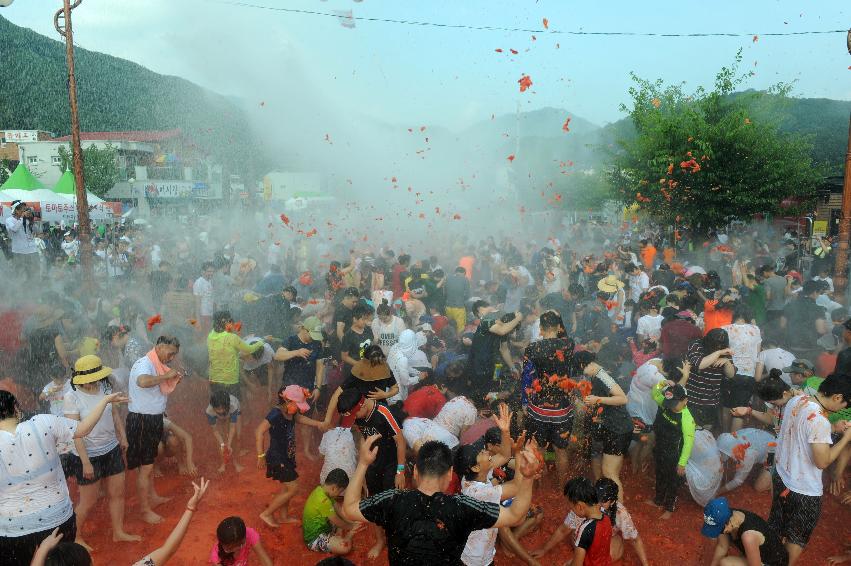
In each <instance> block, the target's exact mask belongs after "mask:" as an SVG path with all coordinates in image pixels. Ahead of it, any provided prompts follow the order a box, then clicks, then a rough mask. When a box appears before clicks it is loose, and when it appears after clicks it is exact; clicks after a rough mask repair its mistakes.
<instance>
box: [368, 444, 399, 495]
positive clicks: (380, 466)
mask: <svg viewBox="0 0 851 566" xmlns="http://www.w3.org/2000/svg"><path fill="white" fill-rule="evenodd" d="M394 487H396V451H395V448H393V450H392V453H391V451H390V449H389V448H386V449H384V450H382V447H379V448H378V458H376V460H375V462H373V463H372V465H370V466H369V467H368V468H367V469H366V489H367V492H368V493H369V495H375V494H376V493H381V492H382V491H387V490H388V489H393V488H394Z"/></svg>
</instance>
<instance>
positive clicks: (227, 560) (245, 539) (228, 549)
mask: <svg viewBox="0 0 851 566" xmlns="http://www.w3.org/2000/svg"><path fill="white" fill-rule="evenodd" d="M216 538H217V539H218V540H217V541H216V544H214V545H213V549H212V550H211V551H210V564H215V565H216V566H248V558H249V555H250V554H251V551H252V550H253V551H254V554H256V555H257V560H259V561H260V564H262V565H263V566H272V559H271V558H269V555H268V554H267V553H266V549H265V548H263V543H261V542H260V533H258V532H257V531H256V530H254V529H252V528H250V527H246V526H245V521H243V520H242V519H240V518H239V517H228V518H227V519H225V520H223V521H222V522H221V523H219V526H218V527H217V528H216Z"/></svg>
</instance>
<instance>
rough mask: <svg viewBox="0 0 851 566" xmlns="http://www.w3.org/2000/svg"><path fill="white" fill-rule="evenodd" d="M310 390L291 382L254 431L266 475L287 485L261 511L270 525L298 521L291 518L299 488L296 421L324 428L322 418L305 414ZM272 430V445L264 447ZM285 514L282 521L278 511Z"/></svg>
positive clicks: (258, 461)
mask: <svg viewBox="0 0 851 566" xmlns="http://www.w3.org/2000/svg"><path fill="white" fill-rule="evenodd" d="M307 394H308V392H306V391H305V389H304V388H302V387H299V386H298V385H287V386H286V387H282V388H281V389H280V391H278V406H277V407H275V408H273V409H272V410H270V411H269V414H268V415H266V418H265V419H263V422H261V423H260V425H259V426H258V427H257V430H256V431H255V433H254V436H255V441H256V445H257V467H258V468H261V469H262V468H263V467H264V464H265V467H266V477H267V478H272V479H274V480H276V481H279V482H281V483H282V484H283V486H282V488H281V491H280V493H278V494H277V495H276V496H275V497H274V498H273V499H272V501H271V502H269V505H268V506H267V507H266V509H264V510H263V512H262V513H260V518H261V519H262V520H263V522H264V523H266V524H267V525H269V526H270V527H273V528H277V527H279V526H281V523H298V519H296V518H295V517H290V516H289V514H288V512H287V504H288V503H289V501H290V499H292V497H293V495H295V493H296V491H297V490H298V473H297V472H296V459H295V453H296V446H295V423H302V424H305V425H310V426H315V427H316V428H322V426H323V424H322V423H321V422H319V421H316V420H313V419H311V418H309V417H305V416H304V414H303V413H306V412H307V411H309V410H310V405H308V404H307V401H306V398H307ZM267 432H268V433H269V448H268V449H267V450H263V446H264V437H265V435H266V433H267ZM279 511H280V514H281V517H280V523H279V522H278V520H277V519H276V518H275V513H276V512H279Z"/></svg>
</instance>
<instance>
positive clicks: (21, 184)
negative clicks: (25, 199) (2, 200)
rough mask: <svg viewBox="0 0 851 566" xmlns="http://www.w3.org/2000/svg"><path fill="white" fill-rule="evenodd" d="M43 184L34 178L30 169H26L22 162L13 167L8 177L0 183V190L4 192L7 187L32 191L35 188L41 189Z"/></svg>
mask: <svg viewBox="0 0 851 566" xmlns="http://www.w3.org/2000/svg"><path fill="white" fill-rule="evenodd" d="M43 188H44V185H43V184H42V183H41V181H39V180H38V179H36V178H35V177H34V176H33V174H32V173H30V170H29V169H27V166H26V165H24V164H23V163H21V164H19V165H18V166H17V167H15V170H14V171H12V174H11V175H9V178H8V179H6V182H5V183H3V184H2V185H0V191H4V192H6V191H7V189H21V190H24V191H34V190H36V189H43Z"/></svg>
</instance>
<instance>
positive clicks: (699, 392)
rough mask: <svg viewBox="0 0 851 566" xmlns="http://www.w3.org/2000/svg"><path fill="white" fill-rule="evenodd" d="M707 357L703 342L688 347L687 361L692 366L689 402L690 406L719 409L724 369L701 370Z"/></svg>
mask: <svg viewBox="0 0 851 566" xmlns="http://www.w3.org/2000/svg"><path fill="white" fill-rule="evenodd" d="M710 353H711V352H710ZM706 356H707V352H705V351H704V349H703V341H702V340H700V339H698V340H695V341H693V342H692V343H691V344H689V345H688V354H687V355H686V359H687V360H688V363H690V364H691V373H690V374H689V378H688V385H687V386H686V390H687V391H688V402H689V404H690V405H698V406H703V407H717V406H718V405H719V404H720V403H721V382H722V380H723V379H724V368H720V367H718V368H716V367H712V366H709V367H705V368H703V369H700V362H701V361H703V358H705V357H706Z"/></svg>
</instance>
